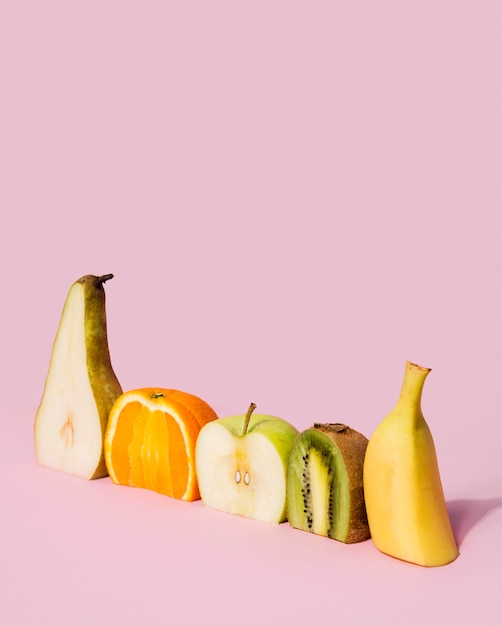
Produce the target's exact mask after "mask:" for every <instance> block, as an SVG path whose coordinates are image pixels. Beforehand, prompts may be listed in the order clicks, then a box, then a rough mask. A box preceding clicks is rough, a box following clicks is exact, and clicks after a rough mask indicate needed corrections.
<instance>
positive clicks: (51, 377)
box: [35, 274, 122, 479]
mask: <svg viewBox="0 0 502 626" xmlns="http://www.w3.org/2000/svg"><path fill="white" fill-rule="evenodd" d="M112 277H113V275H112V274H105V275H104V276H93V275H90V274H89V275H87V276H83V277H82V278H80V279H79V280H77V281H76V282H75V283H74V284H73V285H72V286H71V288H70V290H69V292H68V296H67V298H66V302H65V305H64V308H63V313H62V315H61V321H60V323H59V328H58V331H57V334H56V339H55V340H54V346H53V348H52V355H51V360H50V364H49V370H48V373H47V378H46V381H45V388H44V393H43V395H42V399H41V401H40V406H39V408H38V411H37V415H36V417H35V454H36V459H37V462H38V463H39V464H40V465H44V466H46V467H50V468H53V469H57V470H60V471H63V472H67V473H69V474H74V475H76V476H80V477H82V478H87V479H90V478H99V477H102V476H106V473H107V472H106V466H105V459H104V453H103V438H104V434H105V430H106V425H107V422H108V415H109V413H110V409H111V408H112V405H113V403H114V402H115V400H116V399H117V398H118V396H119V395H120V394H121V393H122V389H121V387H120V384H119V382H118V380H117V377H116V376H115V373H114V371H113V368H112V364H111V361H110V353H109V350H108V339H107V327H106V312H105V291H104V289H103V284H104V283H105V282H106V281H107V280H109V279H110V278H112Z"/></svg>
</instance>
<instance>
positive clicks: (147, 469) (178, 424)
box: [105, 387, 218, 501]
mask: <svg viewBox="0 0 502 626" xmlns="http://www.w3.org/2000/svg"><path fill="white" fill-rule="evenodd" d="M216 419H218V416H217V415H216V413H215V412H214V411H213V409H212V408H211V407H210V406H209V405H208V404H207V403H206V402H204V400H201V399H200V398H198V397H197V396H194V395H192V394H189V393H186V392H184V391H177V390H175V389H159V388H154V387H148V388H144V389H136V390H132V391H127V392H126V393H124V394H123V395H121V396H120V398H118V400H117V401H116V402H115V404H114V405H113V408H112V410H111V413H110V418H109V421H108V429H107V431H106V436H105V459H106V466H107V468H108V473H109V474H110V478H111V479H112V481H113V482H114V483H116V484H117V485H128V486H130V487H143V488H144V489H150V490H152V491H156V492H158V493H162V494H164V495H167V496H171V497H173V498H177V499H179V500H186V501H192V500H198V499H199V498H200V495H199V488H198V484H197V476H196V473H195V442H196V440H197V436H198V434H199V431H200V429H201V427H202V426H204V424H207V423H208V422H211V421H213V420H216Z"/></svg>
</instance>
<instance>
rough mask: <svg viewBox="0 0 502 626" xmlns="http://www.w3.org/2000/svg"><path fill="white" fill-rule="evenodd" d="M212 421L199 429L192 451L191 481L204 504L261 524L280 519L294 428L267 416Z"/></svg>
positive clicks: (283, 516) (284, 519)
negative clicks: (194, 477)
mask: <svg viewBox="0 0 502 626" xmlns="http://www.w3.org/2000/svg"><path fill="white" fill-rule="evenodd" d="M255 408H256V405H255V404H251V406H250V407H249V410H248V412H247V413H246V415H236V416H233V417H225V418H222V419H218V420H214V421H213V422H211V423H208V424H206V425H205V426H203V427H202V429H201V431H200V433H199V436H198V438H197V444H196V448H195V464H196V471H197V480H198V483H199V490H200V495H201V499H202V502H203V504H204V505H205V506H208V507H211V508H213V509H218V510H219V511H225V512H227V513H234V514H236V515H243V516H245V517H251V518H253V519H258V520H262V521H264V522H273V523H280V522H284V521H286V519H287V516H286V477H287V468H288V460H289V454H290V451H291V448H292V447H293V442H294V441H295V439H296V436H297V435H298V430H297V429H296V428H295V427H294V426H292V425H291V424H289V423H288V422H286V421H284V420H283V419H280V418H279V417H273V416H271V415H254V414H252V413H253V411H254V409H255Z"/></svg>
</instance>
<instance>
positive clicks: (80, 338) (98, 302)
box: [35, 274, 458, 566]
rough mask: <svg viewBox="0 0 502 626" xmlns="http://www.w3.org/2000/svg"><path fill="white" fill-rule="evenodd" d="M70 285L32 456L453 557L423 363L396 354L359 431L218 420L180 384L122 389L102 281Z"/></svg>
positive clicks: (305, 525) (410, 552) (218, 504)
mask: <svg viewBox="0 0 502 626" xmlns="http://www.w3.org/2000/svg"><path fill="white" fill-rule="evenodd" d="M110 278H112V274H106V275H104V276H93V275H87V276H84V277H82V278H81V279H79V280H78V281H76V282H75V283H74V284H73V285H72V286H71V288H70V291H69V293H68V296H67V298H66V302H65V305H64V309H63V314H62V317H61V321H60V324H59V328H58V332H57V335H56V339H55V341H54V346H53V350H52V356H51V361H50V365H49V371H48V374H47V378H46V383H45V389H44V393H43V396H42V400H41V402H40V406H39V409H38V412H37V415H36V418H35V451H36V457H37V461H38V463H39V464H41V465H44V466H47V467H51V468H54V469H57V470H61V471H65V472H68V473H71V474H74V475H76V476H81V477H83V478H88V479H91V478H99V477H102V476H106V475H108V474H109V475H110V477H111V479H112V481H113V482H114V483H116V484H119V485H128V486H133V487H143V488H145V489H151V490H153V491H156V492H159V493H161V494H165V495H168V496H172V497H174V498H178V499H181V500H186V501H193V500H197V499H199V498H201V499H202V502H203V503H204V504H205V505H206V506H209V507H212V508H215V509H218V510H220V511H226V512H229V513H234V514H238V515H243V516H246V517H251V518H254V519H258V520H262V521H266V522H275V523H280V522H284V521H286V520H289V523H290V524H291V525H292V526H293V527H295V528H299V529H301V530H305V531H309V532H312V533H315V534H318V535H322V536H325V537H330V538H332V539H337V540H339V541H343V542H345V543H354V542H358V541H364V540H366V539H368V538H369V537H370V536H371V538H372V540H373V543H374V544H375V546H376V547H377V548H378V549H379V550H381V551H382V552H384V553H386V554H389V555H391V556H394V557H396V558H399V559H402V560H405V561H409V562H412V563H417V564H419V565H424V566H437V565H444V564H447V563H450V562H451V561H453V560H454V559H455V558H456V557H457V556H458V547H457V544H456V541H455V537H454V534H453V531H452V527H451V523H450V519H449V516H448V511H447V508H446V503H445V499H444V495H443V489H442V486H441V479H440V475H439V470H438V464H437V458H436V452H435V448H434V442H433V440H432V436H431V434H430V431H429V428H428V426H427V424H426V422H425V420H424V417H423V414H422V411H421V395H422V389H423V385H424V382H425V379H426V377H427V375H428V373H429V371H430V370H429V369H428V368H424V367H420V366H418V365H415V364H412V363H410V362H407V363H406V370H405V376H404V381H403V385H402V389H401V393H400V396H399V399H398V402H397V404H396V407H395V408H394V410H393V411H392V412H391V413H390V414H389V415H388V416H387V417H386V418H385V419H384V420H383V421H382V422H381V423H380V425H379V426H378V427H377V429H376V430H375V432H374V433H373V435H372V436H371V438H370V440H369V441H368V439H367V438H366V437H365V436H364V435H362V434H361V433H359V432H357V431H356V430H353V429H352V428H350V427H349V426H346V425H345V424H314V425H313V427H312V428H308V429H306V430H305V431H303V432H298V430H297V429H296V428H295V427H294V426H293V425H292V424H290V423H288V422H287V421H285V420H283V419H280V418H278V417H274V416H270V415H260V414H257V413H255V409H256V406H255V405H254V404H251V405H250V407H249V410H248V411H247V413H246V414H245V415H237V416H233V417H226V418H221V419H219V418H218V416H217V415H216V413H215V412H214V410H213V409H212V408H211V407H210V406H209V405H208V404H207V403H206V402H205V401H204V400H202V399H200V398H198V397H197V396H194V395H192V394H189V393H186V392H183V391H177V390H172V389H159V388H145V389H137V390H131V391H127V392H125V393H123V391H122V388H121V386H120V384H119V382H118V380H117V377H116V376H115V373H114V371H113V368H112V365H111V360H110V355H109V349H108V340H107V328H106V311H105V292H104V288H103V284H104V283H105V282H106V281H107V280H109V279H110Z"/></svg>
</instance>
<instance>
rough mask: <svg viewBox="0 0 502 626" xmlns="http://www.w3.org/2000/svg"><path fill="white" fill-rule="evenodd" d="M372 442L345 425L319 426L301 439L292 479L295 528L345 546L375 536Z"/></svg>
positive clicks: (291, 459) (290, 471)
mask: <svg viewBox="0 0 502 626" xmlns="http://www.w3.org/2000/svg"><path fill="white" fill-rule="evenodd" d="M367 445H368V439H367V438H366V437H365V436H364V435H362V434H361V433H359V432H357V431H356V430H353V429H352V428H350V427H349V426H346V425H345V424H317V423H316V424H314V426H313V427H312V428H308V429H307V430H305V431H303V432H302V433H300V435H298V437H297V438H296V441H295V443H294V445H293V448H292V450H291V454H290V457H289V466H288V478H287V506H288V519H289V523H290V524H291V526H293V527H294V528H299V529H300V530H306V531H308V532H313V533H315V534H318V535H323V536H326V537H330V538H331V539H337V540H338V541H343V542H344V543H355V542H357V541H365V540H366V539H369V537H370V531H369V527H368V519H367V517H366V507H365V504H364V492H363V465H364V455H365V454H366V447H367Z"/></svg>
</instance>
